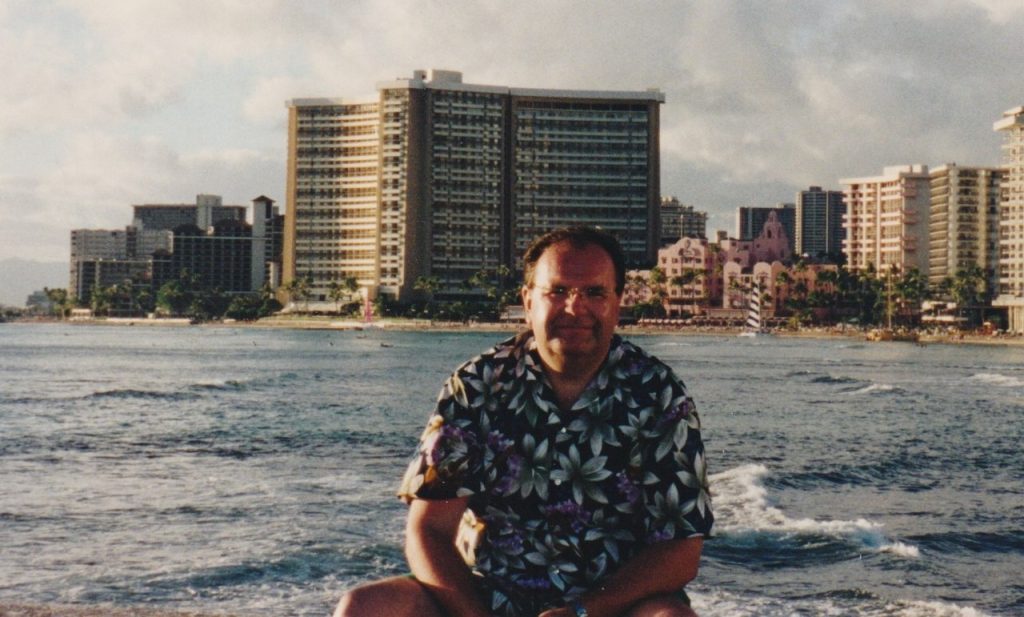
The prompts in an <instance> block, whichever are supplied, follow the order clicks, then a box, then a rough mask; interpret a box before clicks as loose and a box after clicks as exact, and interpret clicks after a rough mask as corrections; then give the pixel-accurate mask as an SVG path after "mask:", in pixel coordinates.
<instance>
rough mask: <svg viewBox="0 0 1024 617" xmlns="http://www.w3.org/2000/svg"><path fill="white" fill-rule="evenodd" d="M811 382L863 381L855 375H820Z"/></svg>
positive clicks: (842, 382) (843, 382) (840, 382)
mask: <svg viewBox="0 0 1024 617" xmlns="http://www.w3.org/2000/svg"><path fill="white" fill-rule="evenodd" d="M811 383H824V384H848V383H861V381H860V380H859V379H854V378H853V377H833V376H832V375H819V376H817V377H813V378H811Z"/></svg>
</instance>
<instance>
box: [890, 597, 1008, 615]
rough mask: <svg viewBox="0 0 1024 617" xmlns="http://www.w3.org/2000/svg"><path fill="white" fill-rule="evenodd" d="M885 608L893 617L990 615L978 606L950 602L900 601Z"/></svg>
mask: <svg viewBox="0 0 1024 617" xmlns="http://www.w3.org/2000/svg"><path fill="white" fill-rule="evenodd" d="M885 610H886V612H885V613H884V614H885V615H892V616H893V617H989V614H988V613H983V612H982V611H979V610H978V609H976V608H971V607H969V606H959V605H957V604H951V603H948V602H924V601H909V600H908V601H899V602H894V603H891V604H889V605H888V606H886V607H885ZM872 617H873V616H872Z"/></svg>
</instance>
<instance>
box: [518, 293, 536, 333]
mask: <svg viewBox="0 0 1024 617" xmlns="http://www.w3.org/2000/svg"><path fill="white" fill-rule="evenodd" d="M519 297H521V298H522V299H523V313H524V314H525V317H526V325H530V306H531V305H532V304H533V297H532V296H531V295H530V288H529V287H527V286H526V285H523V286H522V287H521V288H520V289H519Z"/></svg>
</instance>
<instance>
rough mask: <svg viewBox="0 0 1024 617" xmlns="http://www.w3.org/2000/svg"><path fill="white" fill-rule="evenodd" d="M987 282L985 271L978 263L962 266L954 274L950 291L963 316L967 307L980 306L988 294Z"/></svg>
mask: <svg viewBox="0 0 1024 617" xmlns="http://www.w3.org/2000/svg"><path fill="white" fill-rule="evenodd" d="M986 283H987V281H986V277H985V271H984V270H983V269H982V268H981V267H980V266H979V265H978V264H972V265H970V266H967V267H966V268H960V269H959V270H957V271H956V274H954V275H953V281H952V284H951V285H950V290H949V291H950V295H952V296H953V300H954V301H955V302H956V305H957V311H958V312H959V313H960V316H961V317H963V311H964V309H965V308H967V307H971V306H978V305H979V304H981V303H982V299H983V298H986V297H987V296H988V294H987V289H986V287H987V284H986Z"/></svg>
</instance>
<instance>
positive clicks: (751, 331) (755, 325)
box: [739, 283, 772, 338]
mask: <svg viewBox="0 0 1024 617" xmlns="http://www.w3.org/2000/svg"><path fill="white" fill-rule="evenodd" d="M739 335H740V336H742V337H750V338H756V337H763V336H771V335H772V334H771V332H768V331H767V330H765V328H764V324H763V323H762V321H761V287H760V286H759V285H758V284H757V283H754V286H753V288H752V289H751V290H750V300H749V302H748V307H747V322H746V323H745V324H744V325H743V332H740V334H739Z"/></svg>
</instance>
